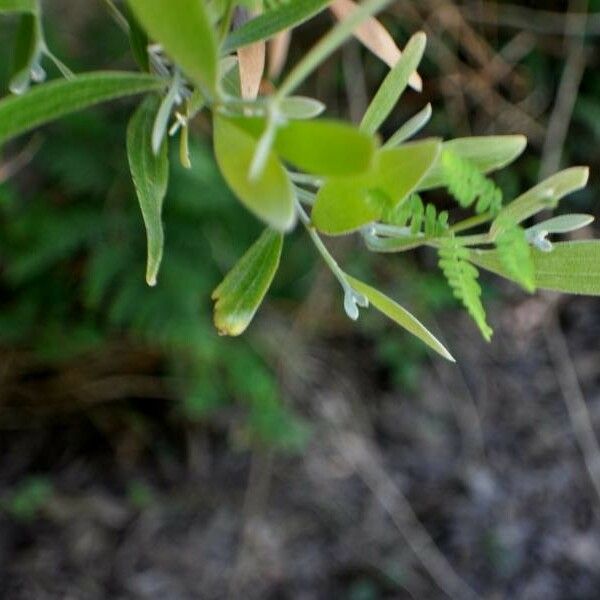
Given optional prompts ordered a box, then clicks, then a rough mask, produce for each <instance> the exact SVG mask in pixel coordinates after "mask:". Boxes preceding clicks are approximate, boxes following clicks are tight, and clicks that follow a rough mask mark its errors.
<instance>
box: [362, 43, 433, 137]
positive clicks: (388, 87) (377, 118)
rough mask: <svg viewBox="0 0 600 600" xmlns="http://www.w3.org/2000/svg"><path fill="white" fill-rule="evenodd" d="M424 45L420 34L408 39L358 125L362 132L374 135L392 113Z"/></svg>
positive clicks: (416, 64)
mask: <svg viewBox="0 0 600 600" xmlns="http://www.w3.org/2000/svg"><path fill="white" fill-rule="evenodd" d="M426 44H427V36H426V35H425V34H424V33H422V32H420V33H416V34H415V35H413V36H412V37H411V38H410V40H409V42H408V44H407V45H406V48H405V50H404V53H403V54H402V56H401V57H400V60H399V61H398V62H397V63H396V65H395V66H394V68H393V69H392V70H391V71H390V72H389V73H388V75H387V77H386V78H385V79H384V80H383V83H382V84H381V86H380V87H379V89H378V90H377V93H376V94H375V97H374V98H373V100H372V101H371V103H370V104H369V107H368V108H367V111H366V112H365V115H364V117H363V119H362V121H361V124H360V128H361V130H362V131H366V132H367V133H371V134H373V133H375V132H376V131H377V130H378V129H379V127H380V126H381V124H382V123H383V122H384V121H385V119H386V118H387V117H388V115H389V114H390V112H392V110H393V108H394V106H395V105H396V103H397V102H398V100H399V98H400V96H401V95H402V93H403V92H404V90H405V89H406V86H407V85H408V81H409V79H410V76H411V74H412V73H414V72H415V70H416V68H417V67H418V66H419V63H420V62H421V58H423V52H424V51H425V45H426Z"/></svg>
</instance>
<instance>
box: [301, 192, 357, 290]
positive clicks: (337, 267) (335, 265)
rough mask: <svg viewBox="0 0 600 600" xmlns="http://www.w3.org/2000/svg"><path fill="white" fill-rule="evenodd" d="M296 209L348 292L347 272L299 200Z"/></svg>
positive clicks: (325, 259)
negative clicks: (326, 244)
mask: <svg viewBox="0 0 600 600" xmlns="http://www.w3.org/2000/svg"><path fill="white" fill-rule="evenodd" d="M296 210H297V211H298V216H299V217H300V221H301V222H302V224H303V225H304V228H305V229H306V231H307V233H308V235H309V236H310V239H311V240H312V241H313V244H314V245H315V247H316V248H317V250H318V251H319V254H320V255H321V256H322V257H323V260H324V261H325V263H326V264H327V266H328V267H329V268H330V269H331V272H332V273H333V274H334V275H335V277H336V279H337V280H338V281H339V282H340V284H341V286H342V288H343V289H344V291H345V292H346V291H347V290H349V289H351V286H350V284H349V283H348V280H347V279H346V273H344V271H343V270H342V268H341V267H340V265H338V263H337V262H336V260H335V258H333V256H332V255H331V253H330V252H329V250H327V247H326V246H325V244H324V243H323V240H321V238H320V237H319V235H318V234H317V232H316V231H315V228H314V227H313V226H312V225H311V222H310V218H309V216H308V215H307V214H306V212H305V211H304V209H303V208H302V206H301V205H300V203H299V202H297V203H296Z"/></svg>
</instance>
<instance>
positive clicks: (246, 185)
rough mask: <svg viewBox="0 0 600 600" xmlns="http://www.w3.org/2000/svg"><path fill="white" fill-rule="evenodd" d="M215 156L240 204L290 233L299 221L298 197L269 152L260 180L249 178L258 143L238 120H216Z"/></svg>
mask: <svg viewBox="0 0 600 600" xmlns="http://www.w3.org/2000/svg"><path fill="white" fill-rule="evenodd" d="M213 139H214V145H215V156H216V159H217V164H218V165H219V169H220V170H221V173H222V174H223V177H224V178H225V181H226V182H227V183H228V185H229V187H230V188H231V189H232V190H233V191H234V192H235V194H236V195H237V197H238V198H239V199H240V201H241V202H242V203H243V204H244V205H245V206H246V208H248V209H249V210H250V211H252V212H253V213H254V214H255V215H256V216H257V217H259V218H260V219H262V220H263V221H264V222H265V223H267V224H268V225H270V226H271V227H273V228H274V229H277V230H279V231H289V230H290V229H291V228H292V227H293V226H294V224H295V222H296V212H295V206H294V202H295V194H294V189H293V186H292V183H291V181H290V179H289V177H288V175H287V173H286V171H285V169H284V168H283V165H282V164H281V162H280V161H279V159H278V158H277V156H276V155H275V154H274V153H273V152H269V153H268V156H267V160H266V163H265V167H264V169H263V171H262V173H261V175H260V177H259V178H258V179H255V180H254V179H251V178H250V176H249V173H250V165H251V163H252V159H253V157H254V153H255V151H256V145H257V140H256V139H255V138H254V137H252V136H251V135H250V134H249V133H247V132H246V131H244V130H243V129H241V128H240V127H239V126H238V125H237V124H236V122H235V121H233V120H232V119H228V118H226V117H223V116H221V115H218V114H217V115H215V117H214V134H213Z"/></svg>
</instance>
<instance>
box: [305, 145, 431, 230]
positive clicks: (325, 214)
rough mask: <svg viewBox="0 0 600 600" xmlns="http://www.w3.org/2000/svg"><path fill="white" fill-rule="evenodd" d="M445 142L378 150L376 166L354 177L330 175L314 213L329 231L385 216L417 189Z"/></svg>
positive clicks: (353, 227)
mask: <svg viewBox="0 0 600 600" xmlns="http://www.w3.org/2000/svg"><path fill="white" fill-rule="evenodd" d="M441 146H442V144H441V142H440V141H439V140H436V139H432V140H425V141H422V142H413V143H410V144H405V145H403V146H400V147H399V148H389V149H382V150H380V151H378V152H376V153H375V158H374V161H373V167H372V169H371V170H370V171H369V172H367V173H365V174H362V175H357V176H354V177H344V178H341V177H338V178H331V179H329V180H328V181H327V182H326V183H325V185H324V186H323V187H322V188H321V189H320V190H319V192H318V193H317V196H316V200H315V206H314V208H313V212H312V215H311V218H312V221H313V223H314V224H315V227H316V228H317V229H319V230H320V231H322V232H323V233H326V234H329V235H340V234H344V233H350V232H352V231H355V230H357V229H360V228H361V227H363V226H364V225H367V224H369V223H371V222H373V221H376V220H378V219H380V218H381V216H382V214H383V211H384V210H386V209H392V208H394V207H395V206H397V205H398V203H400V202H401V201H402V200H403V199H404V198H406V197H407V196H408V195H409V194H410V193H411V192H413V191H414V190H415V189H416V188H417V187H418V186H419V183H420V182H421V180H422V179H423V177H425V176H426V174H427V172H428V170H429V169H430V168H431V167H432V165H433V164H435V162H436V161H437V159H438V155H439V152H440V148H441Z"/></svg>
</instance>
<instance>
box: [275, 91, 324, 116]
mask: <svg viewBox="0 0 600 600" xmlns="http://www.w3.org/2000/svg"><path fill="white" fill-rule="evenodd" d="M279 110H280V112H281V114H282V116H283V117H285V118H286V119H314V118H315V117H318V116H319V115H320V114H321V113H322V112H323V111H324V110H325V105H324V104H323V103H322V102H319V101H318V100H314V99H313V98H307V97H305V96H290V97H289V98H284V99H283V101H282V102H281V104H280V105H279Z"/></svg>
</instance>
